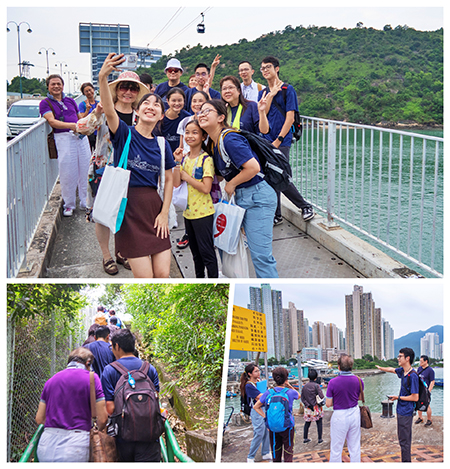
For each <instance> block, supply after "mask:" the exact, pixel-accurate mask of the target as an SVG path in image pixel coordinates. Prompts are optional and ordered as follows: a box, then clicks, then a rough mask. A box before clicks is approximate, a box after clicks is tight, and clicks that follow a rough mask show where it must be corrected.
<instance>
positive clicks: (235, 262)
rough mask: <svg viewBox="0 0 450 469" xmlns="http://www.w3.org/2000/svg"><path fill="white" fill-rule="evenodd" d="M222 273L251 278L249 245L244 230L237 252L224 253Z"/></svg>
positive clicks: (234, 276)
mask: <svg viewBox="0 0 450 469" xmlns="http://www.w3.org/2000/svg"><path fill="white" fill-rule="evenodd" d="M222 273H223V275H224V276H225V277H227V278H249V271H248V257H247V246H246V242H245V236H244V234H243V233H242V230H241V231H240V234H239V242H238V247H237V252H236V254H228V253H227V252H223V253H222Z"/></svg>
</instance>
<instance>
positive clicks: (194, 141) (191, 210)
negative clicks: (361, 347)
mask: <svg viewBox="0 0 450 469" xmlns="http://www.w3.org/2000/svg"><path fill="white" fill-rule="evenodd" d="M206 137H207V133H206V132H205V131H204V130H203V129H202V128H201V127H200V126H199V124H198V121H197V120H193V121H191V122H189V123H188V124H187V126H186V128H185V134H184V138H185V141H186V143H187V144H188V145H189V147H190V152H189V153H188V154H187V155H186V156H185V157H183V156H182V150H181V149H180V150H181V151H179V152H177V154H176V155H175V159H176V161H177V166H176V169H175V171H174V186H175V187H179V186H180V184H181V182H182V181H186V183H187V185H188V200H187V208H186V210H185V211H184V212H183V217H184V224H185V227H186V233H187V235H188V239H189V247H190V249H191V252H192V257H193V260H194V266H195V276H196V278H205V268H206V271H207V273H208V278H218V276H219V268H218V264H217V257H216V251H215V249H214V237H213V222H214V212H215V210H214V205H213V202H212V198H211V187H212V181H213V178H214V163H213V160H212V158H211V157H210V156H209V155H208V153H206V152H205V151H204V149H203V148H202V146H203V143H204V141H205V139H206Z"/></svg>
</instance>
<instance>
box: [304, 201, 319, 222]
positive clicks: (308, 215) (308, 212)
mask: <svg viewBox="0 0 450 469" xmlns="http://www.w3.org/2000/svg"><path fill="white" fill-rule="evenodd" d="M315 215H316V214H315V213H314V210H313V208H312V207H311V205H309V206H308V207H303V208H302V217H303V220H304V221H308V220H312V219H313V218H314V217H315Z"/></svg>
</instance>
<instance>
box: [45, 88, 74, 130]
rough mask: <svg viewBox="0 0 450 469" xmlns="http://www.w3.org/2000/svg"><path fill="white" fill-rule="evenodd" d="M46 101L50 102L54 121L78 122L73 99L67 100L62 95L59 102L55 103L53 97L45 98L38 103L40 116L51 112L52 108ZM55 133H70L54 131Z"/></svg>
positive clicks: (67, 98)
mask: <svg viewBox="0 0 450 469" xmlns="http://www.w3.org/2000/svg"><path fill="white" fill-rule="evenodd" d="M48 101H51V103H52V106H53V109H54V111H55V112H54V116H55V119H56V120H58V121H62V122H77V121H78V106H77V103H76V102H75V100H74V99H72V98H69V97H67V96H65V95H64V94H63V98H62V100H61V101H56V100H55V99H54V98H53V96H51V95H50V96H47V98H45V99H43V100H42V101H41V102H40V103H39V112H40V113H41V116H44V114H47V112H52V108H51V107H50V104H49V103H48ZM61 118H62V119H61ZM53 131H54V132H55V133H61V132H70V129H54V130H53Z"/></svg>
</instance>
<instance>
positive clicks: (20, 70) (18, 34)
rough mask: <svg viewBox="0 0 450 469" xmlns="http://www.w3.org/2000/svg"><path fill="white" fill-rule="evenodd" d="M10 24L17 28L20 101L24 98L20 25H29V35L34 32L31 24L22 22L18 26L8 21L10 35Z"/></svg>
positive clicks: (7, 30)
mask: <svg viewBox="0 0 450 469" xmlns="http://www.w3.org/2000/svg"><path fill="white" fill-rule="evenodd" d="M10 23H14V24H15V25H16V27H17V49H18V51H19V84H20V99H22V98H23V93H22V57H21V55H20V25H21V24H24V23H25V24H26V25H28V29H27V33H32V32H33V31H31V27H30V25H29V23H27V22H26V21H21V22H20V23H19V24H17V23H16V22H15V21H8V23H7V24H6V32H7V33H9V32H10V31H11V30H10V29H9V28H8V24H10Z"/></svg>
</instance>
